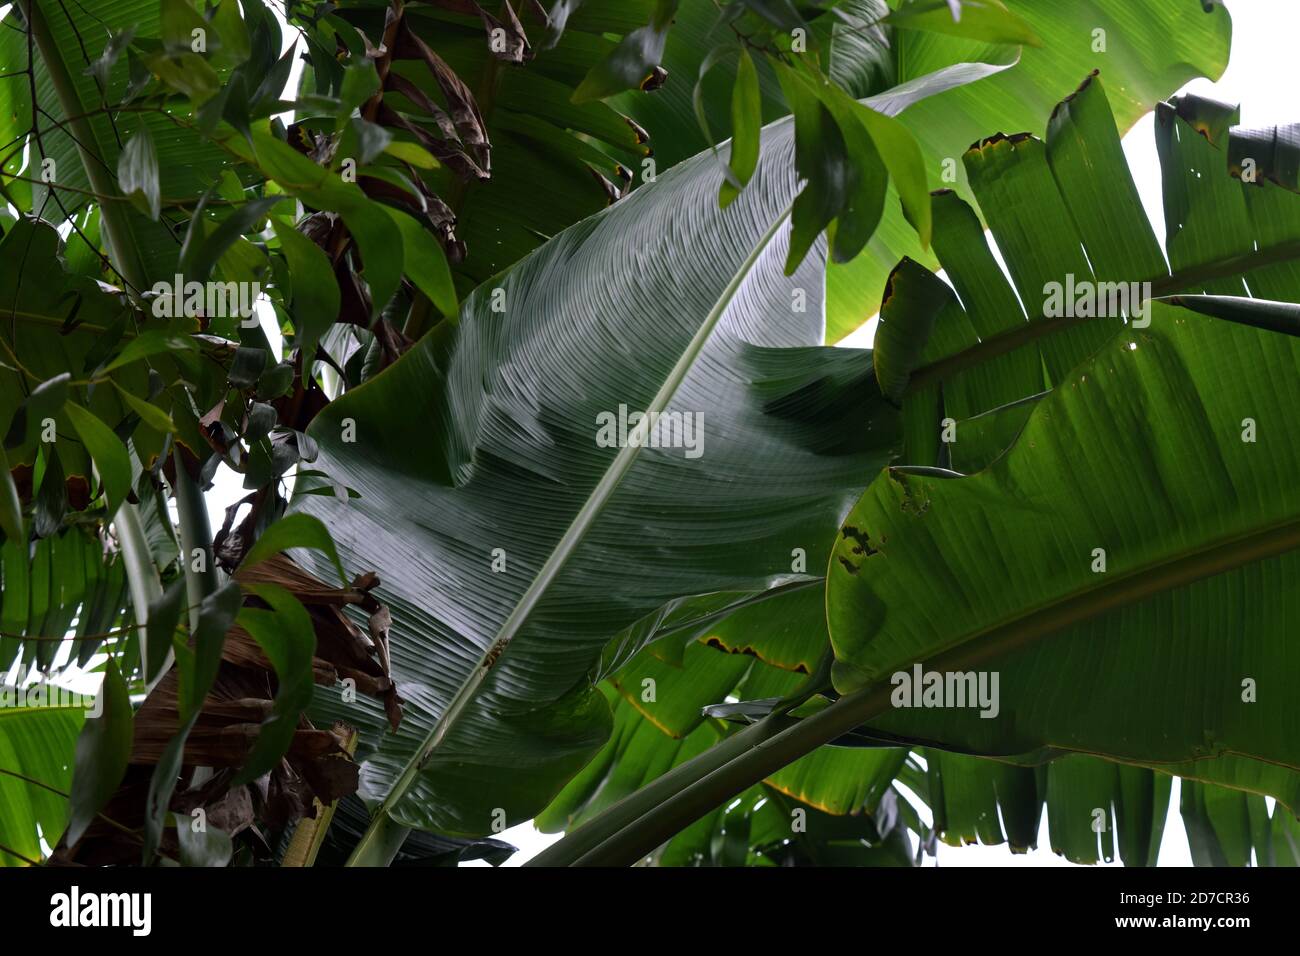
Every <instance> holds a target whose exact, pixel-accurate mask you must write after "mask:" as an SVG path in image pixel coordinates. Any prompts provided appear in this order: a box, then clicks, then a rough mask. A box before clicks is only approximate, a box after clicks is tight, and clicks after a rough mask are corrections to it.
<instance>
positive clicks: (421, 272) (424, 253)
mask: <svg viewBox="0 0 1300 956" xmlns="http://www.w3.org/2000/svg"><path fill="white" fill-rule="evenodd" d="M384 210H385V211H386V212H387V213H388V214H389V216H391V217H392V219H393V222H395V223H396V224H397V228H398V229H399V230H400V231H401V233H402V248H403V263H402V270H403V271H404V272H405V273H406V275H407V276H408V277H409V278H410V280H411V281H412V282H414V283H415V287H416V288H417V289H419V290H420V291H421V292H423V293H424V294H425V295H427V296H428V297H429V301H431V302H432V303H433V304H434V305H435V306H437V308H438V311H439V312H441V313H442V314H443V315H455V314H456V310H457V309H458V308H459V303H458V302H457V300H456V286H455V285H454V284H453V283H452V280H451V267H450V266H449V265H448V264H447V255H446V253H444V252H443V250H442V246H441V245H439V244H438V240H437V239H435V238H434V237H433V235H432V234H431V233H429V231H428V230H426V229H425V228H424V227H422V226H421V225H420V224H419V223H418V222H416V221H415V220H414V219H412V218H411V217H410V216H408V215H406V214H405V213H401V212H398V211H397V210H396V209H392V208H390V207H388V206H385V207H384Z"/></svg>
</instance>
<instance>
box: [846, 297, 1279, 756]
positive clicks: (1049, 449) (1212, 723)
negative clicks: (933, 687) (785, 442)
mask: <svg viewBox="0 0 1300 956" xmlns="http://www.w3.org/2000/svg"><path fill="white" fill-rule="evenodd" d="M1298 362H1300V342H1297V340H1295V339H1292V338H1290V337H1286V336H1280V335H1277V334H1275V333H1269V332H1263V331H1259V330H1256V329H1252V328H1248V327H1243V326H1237V325H1231V324H1228V323H1224V322H1218V321H1215V320H1212V319H1205V318H1202V317H1199V316H1197V317H1191V316H1187V315H1185V314H1180V313H1179V312H1177V311H1174V310H1171V309H1168V308H1164V307H1161V306H1156V307H1155V313H1154V317H1153V321H1152V324H1151V327H1150V328H1148V329H1134V328H1129V329H1126V330H1125V331H1124V333H1123V334H1122V335H1120V336H1118V337H1116V338H1115V339H1114V340H1113V341H1112V342H1111V343H1110V344H1108V345H1107V346H1106V347H1105V348H1104V349H1103V350H1102V351H1100V352H1099V353H1098V354H1097V355H1096V356H1094V357H1093V358H1092V359H1090V360H1088V361H1087V362H1085V363H1083V364H1082V365H1081V366H1080V367H1079V368H1078V369H1076V371H1075V372H1073V373H1072V374H1071V375H1069V376H1068V377H1067V378H1066V379H1065V380H1064V381H1062V382H1061V383H1060V384H1059V385H1058V386H1057V388H1056V389H1055V390H1054V391H1053V392H1052V393H1051V394H1050V395H1048V396H1047V397H1045V398H1043V399H1042V400H1041V401H1040V402H1039V403H1038V404H1037V405H1036V406H1035V407H1034V410H1033V411H1032V413H1031V414H1030V416H1029V418H1028V421H1027V422H1026V424H1025V426H1024V429H1023V430H1022V431H1021V433H1020V435H1019V438H1018V440H1017V441H1016V444H1015V445H1013V446H1012V448H1011V449H1010V450H1008V451H1007V453H1006V454H1005V455H1003V456H1002V457H1001V458H999V459H998V460H997V461H995V462H994V463H993V464H992V465H991V466H989V467H988V468H987V469H985V470H984V471H981V472H979V473H977V474H974V475H971V476H969V477H958V478H951V479H948V478H935V477H931V476H927V475H917V474H908V473H906V472H905V470H904V471H897V470H895V471H889V472H886V473H885V474H884V475H882V476H881V477H880V478H879V479H877V481H876V482H875V483H874V484H873V485H872V487H871V488H870V489H869V490H868V492H867V494H866V496H864V498H863V499H862V501H861V502H859V504H858V505H857V507H856V508H855V509H854V512H853V513H852V514H851V515H850V516H849V518H848V520H847V521H846V522H845V525H844V528H843V531H842V534H841V539H840V542H839V543H838V545H837V549H836V555H835V558H834V560H833V561H832V563H831V565H830V571H829V572H828V583H827V594H828V617H829V621H830V627H831V635H832V640H833V642H834V645H835V650H836V654H837V657H838V658H839V659H840V661H841V662H842V664H843V665H844V667H843V670H841V671H840V672H839V674H838V678H837V683H838V684H839V685H840V686H841V688H847V687H850V686H858V685H861V684H862V683H864V682H869V681H873V680H877V679H882V678H888V676H889V675H890V674H891V673H893V672H894V671H896V670H898V669H900V668H904V667H910V665H911V663H912V662H913V661H930V660H932V659H935V658H937V657H938V656H939V655H942V654H943V653H944V652H947V651H954V650H957V651H960V652H962V653H959V654H958V655H957V657H956V659H957V660H959V661H960V660H964V659H965V657H963V654H964V655H966V656H968V657H969V660H970V662H971V664H970V665H969V666H976V667H979V668H983V669H992V670H995V671H998V672H1000V675H1001V677H1000V683H1001V697H1002V704H1001V711H1000V713H999V715H998V716H997V717H996V718H994V719H981V718H979V717H977V716H974V715H971V714H967V713H962V712H960V711H956V710H952V709H938V710H895V711H893V712H891V713H888V714H886V715H884V716H882V717H881V718H880V720H879V721H878V725H879V727H881V728H883V729H886V730H891V729H892V730H895V731H899V730H902V732H904V733H910V734H916V735H919V736H921V737H923V738H925V739H930V740H936V741H944V742H945V743H948V744H953V745H957V746H960V747H962V748H969V749H970V750H972V751H973V752H982V753H1004V754H1005V753H1023V752H1028V751H1031V750H1035V749H1038V748H1040V747H1045V746H1052V747H1059V748H1061V749H1068V750H1077V751H1083V752H1089V753H1101V754H1107V755H1111V756H1116V757H1120V758H1122V759H1126V760H1130V761H1134V762H1144V763H1166V762H1176V761H1187V760H1194V759H1198V758H1206V757H1213V756H1218V755H1222V754H1234V755H1238V756H1240V757H1248V758H1253V759H1257V760H1262V761H1265V762H1267V763H1271V764H1277V765H1281V766H1283V767H1291V768H1297V767H1300V751H1297V747H1296V743H1295V742H1296V740H1297V736H1296V734H1297V730H1298V729H1300V728H1297V725H1296V715H1295V713H1294V709H1293V708H1291V707H1290V706H1289V702H1288V701H1287V699H1286V698H1287V695H1286V693H1285V691H1283V690H1282V688H1284V687H1285V686H1286V682H1287V680H1288V679H1294V678H1295V677H1296V676H1297V669H1296V659H1295V655H1294V653H1293V650H1292V647H1291V644H1292V642H1291V640H1290V634H1289V628H1288V625H1287V622H1288V621H1289V620H1290V617H1291V615H1292V614H1294V613H1295V611H1294V608H1293V607H1292V605H1293V604H1294V602H1295V601H1296V600H1298V599H1300V593H1297V592H1296V589H1295V587H1294V584H1293V582H1295V581H1296V580H1298V579H1297V577H1296V571H1297V567H1296V561H1297V554H1296V553H1295V552H1294V550H1293V549H1294V548H1295V547H1296V546H1297V544H1300V498H1297V496H1296V495H1295V493H1294V492H1293V489H1292V487H1291V483H1290V482H1288V481H1286V480H1285V479H1283V478H1282V477H1281V476H1284V475H1286V474H1287V473H1288V469H1289V468H1290V467H1292V466H1293V465H1294V464H1295V462H1293V461H1292V458H1294V457H1295V447H1296V442H1295V439H1296V436H1295V435H1294V434H1291V430H1290V426H1289V424H1288V419H1289V416H1288V414H1287V413H1286V412H1285V411H1283V410H1284V409H1286V408H1288V407H1290V406H1291V405H1292V404H1293V403H1294V402H1295V401H1296V400H1297V399H1300V391H1297V390H1298V389H1300V377H1298V376H1297V374H1296V373H1297V370H1298V368H1300V366H1298V364H1297V363H1298ZM1244 418H1255V419H1257V420H1258V421H1259V422H1260V423H1261V424H1262V426H1263V427H1264V428H1265V429H1267V432H1266V434H1267V435H1268V438H1267V439H1265V441H1266V442H1267V443H1268V455H1267V457H1266V456H1264V455H1262V454H1259V453H1258V451H1257V449H1258V447H1259V446H1258V445H1256V444H1252V443H1250V442H1246V441H1243V434H1242V432H1243V425H1242V421H1243V419H1244ZM1103 552H1104V562H1105V563H1104V567H1103V565H1102V564H1101V561H1102V558H1103ZM918 580H923V581H926V582H927V584H928V592H927V595H926V599H925V600H924V601H923V602H918V601H917V600H916V596H915V595H916V592H915V582H916V581H918ZM960 669H966V668H965V667H963V668H960ZM1251 682H1254V683H1253V684H1252V683H1251ZM1253 686H1257V687H1258V688H1259V692H1258V695H1257V696H1256V695H1255V694H1252V693H1250V688H1251V687H1253ZM1133 688H1140V693H1136V694H1135V693H1133V692H1132V689H1133ZM1188 701H1196V702H1198V703H1197V706H1196V707H1189V706H1188V703H1187V702H1188ZM972 717H973V719H972Z"/></svg>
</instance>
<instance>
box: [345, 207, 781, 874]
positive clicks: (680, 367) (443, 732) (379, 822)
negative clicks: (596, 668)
mask: <svg viewBox="0 0 1300 956" xmlns="http://www.w3.org/2000/svg"><path fill="white" fill-rule="evenodd" d="M789 215H790V209H789V208H788V207H787V209H786V210H785V211H784V212H783V213H781V214H780V215H779V216H777V217H776V219H775V220H774V221H773V223H772V224H771V225H770V226H769V227H768V229H767V230H766V231H765V232H764V233H763V235H762V236H760V237H759V239H758V241H757V242H756V243H755V244H754V246H753V248H752V249H751V250H750V252H749V254H748V255H747V256H746V257H745V259H744V260H743V261H742V262H741V264H740V267H739V268H738V269H737V270H736V271H735V272H734V273H733V274H732V276H731V279H730V281H729V282H728V283H727V285H726V286H725V287H724V288H723V290H722V292H721V294H720V295H719V296H718V299H717V301H715V302H714V304H713V307H712V308H711V309H710V310H709V313H708V315H706V316H705V318H704V320H703V322H701V324H700V327H699V328H698V329H697V330H696V332H695V335H694V336H692V337H691V340H690V342H688V343H687V345H686V348H685V349H684V350H683V352H682V354H681V356H680V357H679V358H678V360H677V362H676V363H675V364H674V365H673V367H672V369H671V370H670V371H669V373H668V376H667V377H666V378H665V380H664V382H663V384H662V385H661V386H660V387H659V390H658V391H657V392H656V393H655V396H654V398H653V399H651V401H650V403H649V404H648V405H647V407H646V409H645V411H646V414H645V415H644V416H643V417H642V419H641V421H640V423H639V424H638V426H637V427H638V431H639V432H641V433H644V432H645V431H647V430H648V426H649V423H650V421H651V420H652V416H653V414H654V413H656V412H662V411H664V410H665V409H666V408H667V407H668V403H669V402H670V401H671V400H672V398H673V396H674V395H675V394H676V392H677V389H678V388H679V387H680V386H681V384H682V382H683V381H684V380H685V379H686V376H687V374H688V373H689V372H690V370H691V369H692V368H693V367H694V366H695V362H696V360H697V359H698V358H699V356H700V354H701V353H702V352H703V349H704V346H705V345H706V344H707V342H708V340H709V338H710V337H711V335H712V333H713V330H714V329H715V328H716V327H717V325H718V323H719V321H721V319H722V316H723V315H724V314H725V313H726V311H727V308H728V307H729V306H730V304H731V302H732V300H733V299H734V298H735V296H736V293H737V292H739V290H740V287H741V285H742V284H743V283H744V281H745V279H746V278H747V277H748V276H749V274H750V273H751V272H752V271H753V269H754V266H755V265H756V264H757V263H758V260H759V258H760V257H761V256H762V253H763V251H764V250H765V249H766V248H767V246H768V245H769V244H770V243H771V241H772V240H773V239H774V238H775V237H776V235H777V233H778V232H779V231H780V229H781V227H782V226H783V225H784V224H785V221H786V219H787V218H788V217H789ZM633 437H634V436H633V435H629V437H628V442H627V443H626V444H625V445H624V446H623V447H622V448H620V449H619V451H618V454H617V455H616V456H615V457H614V461H613V462H612V463H611V464H610V466H609V467H608V468H607V469H606V470H605V472H604V473H603V474H602V475H601V478H600V480H599V481H598V482H597V483H596V485H595V487H594V488H593V489H592V491H591V493H590V494H589V495H588V496H587V499H586V501H584V502H583V505H582V507H581V508H580V509H579V510H578V512H577V514H576V515H575V516H574V518H573V520H572V522H571V523H570V524H569V527H568V528H567V529H566V530H565V532H564V534H563V536H562V537H561V538H560V540H559V541H558V542H557V543H556V544H555V546H554V547H553V548H552V549H551V552H550V554H549V555H548V556H547V559H546V561H545V563H544V564H543V565H542V567H541V568H540V569H539V570H538V572H537V574H536V576H535V577H534V578H533V580H532V581H531V582H530V584H529V586H528V588H527V590H526V591H524V593H523V595H522V596H521V597H520V598H519V601H518V602H517V603H516V604H515V606H514V608H513V609H512V610H511V612H510V614H509V616H508V617H507V618H506V620H505V622H504V623H503V624H502V625H501V627H500V628H499V629H498V631H497V633H496V636H495V637H494V638H493V640H492V641H491V643H490V644H489V645H488V647H487V650H485V651H484V652H483V654H482V655H481V656H480V657H479V660H478V661H477V662H476V663H475V665H474V668H473V670H472V671H471V672H470V674H469V676H468V677H467V678H465V680H463V681H462V682H461V683H460V686H459V687H458V688H457V691H456V693H455V695H454V696H453V697H452V698H451V700H450V701H449V702H448V704H447V708H446V710H444V711H443V713H442V715H441V716H440V717H439V718H438V720H437V721H436V722H435V723H434V725H433V727H432V728H430V730H429V732H428V734H427V735H426V736H425V738H424V741H423V742H422V743H421V745H420V746H419V748H417V750H416V751H415V753H414V754H413V755H412V756H411V757H410V758H409V759H408V760H406V761H405V762H404V764H403V766H402V772H401V774H400V775H399V777H398V779H397V781H396V782H395V783H394V785H393V787H392V788H391V789H390V790H389V793H388V795H387V796H386V797H385V798H384V801H383V803H381V804H380V806H379V809H378V810H377V811H376V813H375V815H374V818H373V819H372V821H371V824H370V826H369V828H367V830H366V832H365V833H364V834H363V835H362V837H361V840H360V841H359V842H358V843H357V846H356V848H355V849H354V850H353V852H352V856H351V857H350V858H349V859H348V865H349V866H355V865H358V863H360V862H361V861H362V860H363V859H364V858H365V855H366V854H367V853H368V852H369V850H370V847H371V845H372V844H373V843H375V842H376V841H377V840H379V839H380V837H381V833H382V831H383V829H384V828H385V826H386V824H385V823H384V821H385V818H386V817H387V816H388V815H389V814H390V813H391V812H392V810H393V809H394V807H396V806H397V804H398V803H400V802H401V800H402V798H403V797H404V796H405V795H406V792H407V791H408V790H409V789H410V787H411V786H412V784H413V783H414V782H415V779H416V777H417V776H418V774H419V771H420V768H421V767H423V766H424V764H425V763H426V762H427V761H428V760H429V758H430V757H431V756H432V754H433V752H434V750H436V749H437V747H438V746H439V744H441V743H442V741H443V740H444V739H445V738H446V737H447V734H448V733H450V731H451V729H452V727H454V726H455V724H456V722H457V721H458V720H459V718H460V717H461V715H462V714H463V713H464V712H465V710H466V709H467V708H468V706H469V704H470V702H471V701H472V700H473V698H474V695H475V693H476V692H477V690H478V688H479V687H480V686H481V685H482V683H483V682H484V681H485V680H486V679H487V675H488V672H489V671H490V670H491V669H492V667H493V666H494V665H495V664H496V662H497V661H498V660H499V659H500V657H501V655H502V654H503V653H505V651H506V649H507V648H508V647H509V645H510V642H511V641H512V640H513V639H514V638H515V636H516V635H517V634H518V633H519V631H520V630H521V629H522V628H523V626H524V624H525V623H526V622H527V620H528V618H529V616H530V615H531V614H532V612H533V610H534V608H536V606H537V604H538V603H539V602H540V601H541V599H542V597H543V596H544V595H545V594H546V592H547V590H548V589H549V588H550V586H551V584H552V582H554V581H555V579H556V578H557V577H558V576H559V574H560V572H561V571H562V570H563V568H564V566H565V564H567V563H568V560H569V558H570V556H572V554H573V553H574V551H576V550H577V548H578V546H579V545H580V544H581V542H582V540H583V538H584V537H586V534H587V531H588V530H589V529H590V528H591V526H592V525H593V524H594V523H595V521H596V519H597V517H598V516H599V514H600V512H601V511H602V510H603V509H604V507H605V505H606V504H607V503H608V501H609V499H610V498H611V497H613V494H614V492H615V490H616V489H617V488H618V486H619V484H620V483H621V482H622V480H623V478H624V476H625V475H626V474H627V472H628V471H629V470H630V469H631V467H632V464H633V463H634V462H635V460H636V458H637V457H638V455H639V454H640V451H641V444H642V443H641V442H639V441H633V440H632V439H633Z"/></svg>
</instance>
